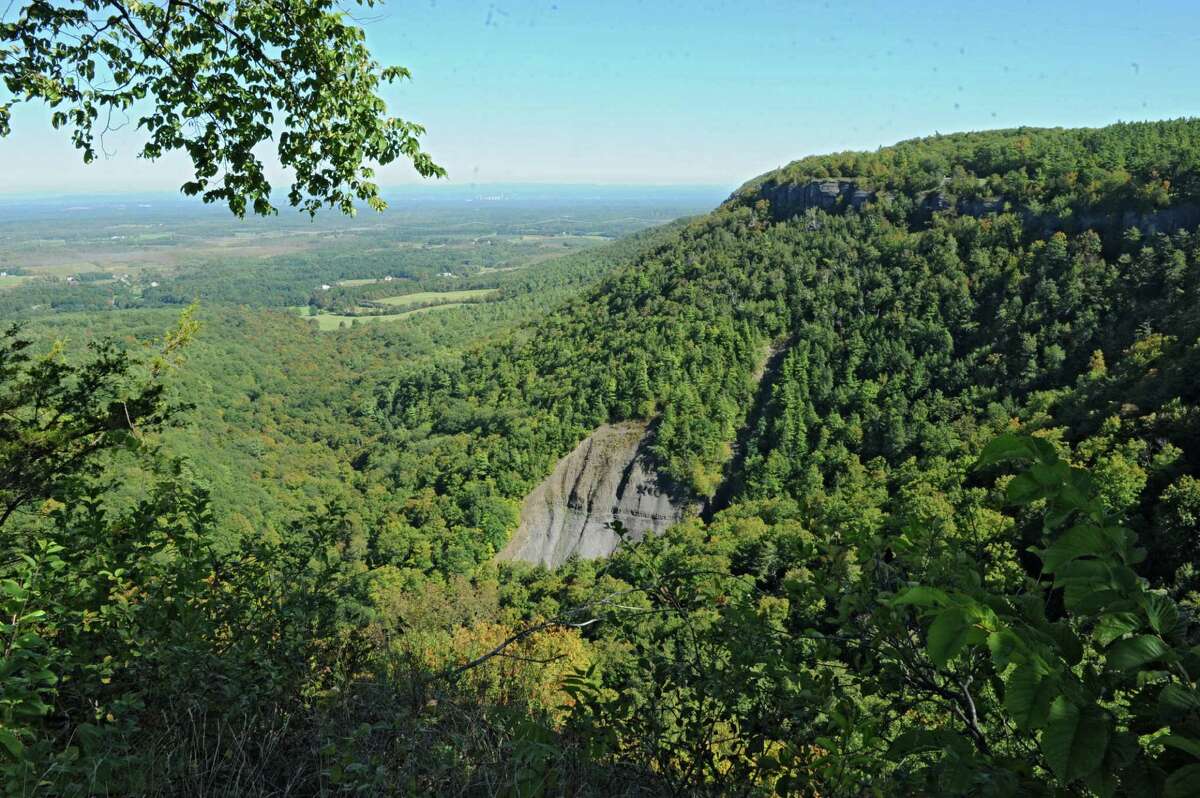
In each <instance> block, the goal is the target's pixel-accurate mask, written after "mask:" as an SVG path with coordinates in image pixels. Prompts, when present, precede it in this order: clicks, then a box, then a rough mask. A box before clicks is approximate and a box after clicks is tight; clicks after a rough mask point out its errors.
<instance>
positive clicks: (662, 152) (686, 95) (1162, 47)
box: [0, 0, 1200, 192]
mask: <svg viewBox="0 0 1200 798" xmlns="http://www.w3.org/2000/svg"><path fill="white" fill-rule="evenodd" d="M18 2H20V0H18ZM361 14H362V15H363V16H368V15H370V16H372V17H375V18H374V19H371V20H370V21H368V22H367V23H366V28H367V32H368V41H369V43H370V44H371V46H372V47H373V49H374V50H375V52H376V53H377V54H378V56H379V58H380V60H381V61H383V62H384V63H397V64H403V65H406V66H408V67H409V68H411V69H412V71H413V76H414V80H413V81H412V82H410V83H407V84H404V85H403V86H401V87H398V88H395V89H393V90H389V93H388V100H389V103H390V105H391V107H392V109H393V110H394V112H396V113H398V114H399V115H401V116H404V117H406V118H411V119H414V120H416V121H419V122H421V123H422V124H424V125H425V126H426V127H427V128H428V135H427V137H426V146H427V148H428V149H429V150H430V151H431V152H432V153H433V154H434V156H435V157H436V158H437V159H438V160H439V162H440V163H442V164H443V165H444V166H446V167H447V169H448V170H449V172H450V176H451V179H452V180H453V181H454V182H455V183H456V184H458V185H464V184H470V183H495V182H554V183H610V184H659V185H662V184H681V183H687V184H718V185H725V186H730V187H732V186H734V185H736V184H739V183H741V182H742V181H744V180H746V179H748V178H750V177H752V176H754V175H756V174H758V173H761V172H763V171H766V170H768V169H771V168H773V167H775V166H778V165H780V164H782V163H785V162H787V161H789V160H792V159H794V158H797V157H800V156H803V155H807V154H812V153H817V152H826V151H831V150H840V149H858V148H875V147H877V146H880V145H882V144H887V143H891V142H893V141H896V140H898V139H903V138H909V137H912V136H918V135H924V134H928V133H932V132H934V131H942V132H948V131H952V130H973V129H982V128H993V127H1010V126H1015V125H1020V124H1031V125H1064V126H1076V125H1102V124H1106V123H1109V122H1113V121H1116V120H1132V119H1159V118H1167V117H1178V116H1193V115H1198V114H1200V79H1198V76H1200V3H1197V2H1194V0H1153V1H1152V0H1144V1H1143V2H1138V1H1137V0H1089V1H1088V2H1024V1H1022V2H1004V1H1003V0H991V2H974V1H973V0H957V1H956V2H941V1H940V0H938V1H937V2H924V1H923V0H922V1H920V2H918V0H911V1H910V2H854V1H853V0H841V1H840V2H838V1H836V0H829V2H820V1H818V2H804V1H801V0H790V1H787V2H784V1H782V0H781V1H780V2H768V1H767V0H740V1H738V2H720V1H716V0H713V1H710V2H682V1H678V2H677V1H673V0H645V2H639V1H638V0H622V1H620V2H618V1H617V0H539V2H525V1H524V0H495V1H494V2H473V1H472V0H391V2H388V3H386V4H385V5H383V6H382V8H377V9H374V10H369V9H363V10H362V11H361ZM47 117H48V115H47V113H46V112H45V111H43V110H41V109H25V110H21V111H18V112H17V113H16V115H15V119H14V128H15V130H14V133H13V135H12V136H11V137H10V138H9V139H7V140H3V139H0V192H62V191H122V190H131V191H147V190H159V189H163V190H174V189H176V188H177V187H178V185H179V184H180V183H181V182H182V181H183V180H185V179H186V178H187V177H188V175H187V171H186V165H185V164H184V162H183V161H182V160H180V159H178V158H169V159H164V160H162V161H159V162H158V163H146V162H142V161H139V160H137V159H136V158H134V156H133V153H134V152H135V150H136V142H135V140H134V138H132V137H131V136H129V135H127V134H126V132H122V133H120V134H117V135H115V136H113V137H112V138H111V139H110V146H113V147H115V148H116V154H115V155H114V156H113V157H111V158H109V159H107V160H105V161H103V162H101V163H97V164H93V165H91V166H84V165H83V164H82V163H81V162H80V161H79V159H78V157H77V156H76V155H75V154H74V152H73V150H72V149H71V147H70V144H69V141H68V138H67V135H66V134H65V133H63V132H61V131H58V132H53V131H49V130H48V126H47V125H46V124H45V122H46V120H47ZM381 178H382V182H384V183H385V184H392V185H397V184H403V183H409V182H413V181H414V180H415V177H414V176H413V174H412V173H411V171H410V170H407V169H403V168H389V169H386V170H384V171H383V172H382V173H381Z"/></svg>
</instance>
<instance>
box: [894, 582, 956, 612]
mask: <svg viewBox="0 0 1200 798" xmlns="http://www.w3.org/2000/svg"><path fill="white" fill-rule="evenodd" d="M949 603H950V597H949V596H947V595H946V593H945V591H942V590H938V589H937V588H936V587H925V586H924V585H916V586H914V587H910V588H907V589H905V590H902V591H900V592H899V593H898V594H897V595H896V597H895V598H893V599H892V600H891V604H892V605H893V606H900V605H905V604H911V605H915V606H918V607H940V606H945V605H946V604H949Z"/></svg>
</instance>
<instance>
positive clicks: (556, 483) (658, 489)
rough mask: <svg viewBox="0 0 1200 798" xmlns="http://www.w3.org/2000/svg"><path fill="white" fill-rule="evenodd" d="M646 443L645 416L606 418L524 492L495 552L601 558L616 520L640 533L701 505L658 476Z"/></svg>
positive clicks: (511, 556) (554, 560)
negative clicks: (516, 519)
mask: <svg viewBox="0 0 1200 798" xmlns="http://www.w3.org/2000/svg"><path fill="white" fill-rule="evenodd" d="M646 445H647V435H646V425H645V424H644V423H631V422H627V423H623V424H606V425H604V426H602V427H600V428H599V429H597V430H596V431H595V432H593V433H592V434H591V435H589V436H588V437H587V438H585V439H584V441H583V442H582V443H580V444H579V445H578V446H577V447H575V450H574V451H573V452H571V453H570V454H568V455H567V456H566V457H564V458H562V459H561V460H559V461H558V463H557V464H556V465H555V466H554V471H553V472H552V473H551V474H550V476H548V477H546V479H545V480H543V481H542V483H541V484H540V485H538V486H537V488H535V489H534V491H533V492H532V493H530V494H529V496H527V497H526V499H525V504H524V505H523V506H522V508H521V522H520V525H519V526H518V527H517V530H516V532H514V533H513V536H512V539H511V540H510V541H509V542H508V545H507V546H505V547H504V550H503V551H501V552H500V554H499V559H501V560H524V561H525V562H532V563H540V564H542V565H545V566H547V567H550V568H554V567H556V566H558V565H561V564H562V563H564V562H566V561H567V559H569V558H570V557H572V556H576V557H581V558H585V559H587V558H595V557H605V556H607V555H609V554H611V553H612V552H613V551H614V550H615V549H616V548H617V545H618V544H619V543H620V540H619V538H618V537H617V535H616V534H615V533H614V532H613V531H612V530H611V529H609V528H608V524H610V523H611V522H612V521H614V520H616V521H620V522H621V524H622V525H623V526H624V527H625V529H626V530H628V532H629V533H630V536H631V537H632V538H634V539H635V540H639V539H641V538H642V537H644V536H645V535H646V534H648V533H654V534H661V533H662V532H664V531H665V530H666V529H667V527H669V526H671V525H673V524H676V523H678V522H679V521H681V520H683V519H684V518H685V517H687V516H688V515H692V514H695V513H697V512H699V510H700V506H701V505H700V502H699V501H697V500H696V499H695V498H693V497H690V496H684V495H682V494H681V492H680V491H679V490H678V489H672V488H670V487H668V486H667V485H665V484H663V482H662V481H660V480H659V478H658V475H657V474H656V473H655V471H654V468H653V467H652V466H651V464H650V462H649V459H648V458H647V456H646V451H645V450H646Z"/></svg>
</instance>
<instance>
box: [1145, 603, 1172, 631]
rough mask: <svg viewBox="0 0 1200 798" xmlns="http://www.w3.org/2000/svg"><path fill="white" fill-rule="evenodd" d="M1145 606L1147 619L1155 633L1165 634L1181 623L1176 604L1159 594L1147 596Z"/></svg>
mask: <svg viewBox="0 0 1200 798" xmlns="http://www.w3.org/2000/svg"><path fill="white" fill-rule="evenodd" d="M1144 606H1145V609H1146V617H1147V618H1148V619H1149V620H1150V626H1151V627H1153V629H1154V631H1156V632H1159V633H1161V634H1165V633H1167V632H1169V631H1171V630H1172V629H1174V628H1175V625H1176V624H1177V623H1179V610H1178V608H1177V607H1176V606H1175V602H1174V601H1172V600H1171V599H1170V598H1168V597H1167V596H1164V595H1161V594H1159V593H1149V594H1147V595H1146V596H1145V601H1144Z"/></svg>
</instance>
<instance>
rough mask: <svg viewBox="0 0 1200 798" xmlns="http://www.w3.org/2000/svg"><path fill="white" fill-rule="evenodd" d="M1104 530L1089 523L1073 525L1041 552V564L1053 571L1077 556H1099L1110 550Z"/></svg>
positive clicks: (1050, 571) (1047, 569)
mask: <svg viewBox="0 0 1200 798" xmlns="http://www.w3.org/2000/svg"><path fill="white" fill-rule="evenodd" d="M1110 548H1111V547H1110V545H1109V539H1108V536H1107V535H1106V534H1105V531H1104V530H1103V529H1102V528H1100V527H1098V526H1093V525H1091V524H1081V525H1079V526H1073V527H1071V528H1070V529H1068V530H1067V531H1066V532H1064V533H1062V535H1060V536H1059V537H1058V538H1057V539H1056V540H1055V541H1054V542H1053V543H1051V544H1050V545H1049V546H1047V547H1046V548H1045V549H1043V550H1042V552H1041V555H1040V556H1041V558H1042V566H1043V567H1044V568H1045V569H1046V571H1047V572H1049V573H1055V572H1056V571H1058V570H1059V569H1060V568H1061V567H1062V566H1063V564H1065V563H1068V562H1070V561H1071V560H1074V559H1076V558H1079V557H1088V556H1099V555H1102V554H1104V553H1106V552H1108V551H1109V550H1110Z"/></svg>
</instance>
